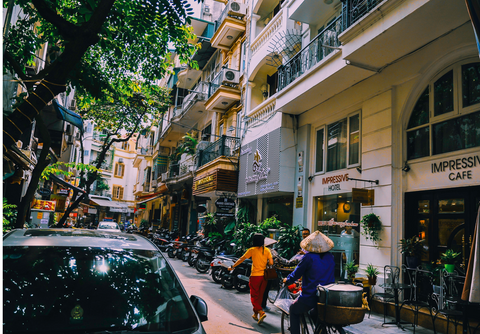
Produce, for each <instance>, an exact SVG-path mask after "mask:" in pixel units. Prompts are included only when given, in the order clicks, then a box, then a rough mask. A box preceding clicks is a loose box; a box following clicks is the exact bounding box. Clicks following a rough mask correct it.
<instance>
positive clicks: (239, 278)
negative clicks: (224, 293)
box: [222, 259, 252, 292]
mask: <svg viewBox="0 0 480 334" xmlns="http://www.w3.org/2000/svg"><path fill="white" fill-rule="evenodd" d="M234 263H235V262H233V261H224V262H223V263H222V267H224V268H225V270H226V273H224V274H223V276H222V286H223V287H224V288H226V289H232V288H235V289H237V291H239V292H246V291H248V290H249V286H248V283H249V280H250V274H251V270H252V260H250V259H247V260H245V261H243V262H242V263H240V264H239V265H238V266H236V267H235V268H233V270H232V271H230V272H229V271H228V268H229V267H231V266H232V265H233V264H234Z"/></svg>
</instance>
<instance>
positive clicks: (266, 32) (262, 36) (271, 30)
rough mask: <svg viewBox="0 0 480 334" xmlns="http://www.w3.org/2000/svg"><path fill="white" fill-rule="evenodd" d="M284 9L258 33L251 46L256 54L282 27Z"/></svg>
mask: <svg viewBox="0 0 480 334" xmlns="http://www.w3.org/2000/svg"><path fill="white" fill-rule="evenodd" d="M282 23H283V9H282V10H280V12H278V13H277V15H275V17H274V18H273V19H272V20H271V21H270V22H269V23H268V25H267V26H266V27H265V28H264V29H263V30H262V31H261V32H260V33H259V34H258V36H257V37H255V39H254V40H253V42H252V46H251V47H250V48H251V50H252V55H254V54H255V53H256V52H257V51H258V50H259V49H260V48H261V47H262V46H263V45H265V44H266V43H267V42H270V41H271V40H272V37H273V35H274V34H275V33H276V32H277V31H278V30H279V29H280V28H281V27H282Z"/></svg>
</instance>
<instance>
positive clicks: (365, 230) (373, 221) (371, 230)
mask: <svg viewBox="0 0 480 334" xmlns="http://www.w3.org/2000/svg"><path fill="white" fill-rule="evenodd" d="M360 224H361V225H362V234H363V235H364V236H366V238H367V240H368V239H370V240H372V241H373V243H374V244H375V245H376V246H378V242H379V241H380V240H382V239H381V238H380V231H381V230H382V222H381V221H380V217H379V216H377V215H376V214H374V213H368V214H366V215H364V216H363V217H362V220H361V221H360Z"/></svg>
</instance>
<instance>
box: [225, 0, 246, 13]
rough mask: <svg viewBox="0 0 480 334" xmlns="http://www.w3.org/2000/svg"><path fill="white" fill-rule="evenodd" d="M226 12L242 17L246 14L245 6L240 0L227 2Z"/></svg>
mask: <svg viewBox="0 0 480 334" xmlns="http://www.w3.org/2000/svg"><path fill="white" fill-rule="evenodd" d="M228 14H229V15H233V16H240V17H243V16H245V15H247V6H245V4H243V3H240V2H236V1H230V2H229V3H228Z"/></svg>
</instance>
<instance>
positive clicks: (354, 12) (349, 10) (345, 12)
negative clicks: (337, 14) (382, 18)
mask: <svg viewBox="0 0 480 334" xmlns="http://www.w3.org/2000/svg"><path fill="white" fill-rule="evenodd" d="M382 1H383V0H360V1H359V0H347V1H343V7H342V17H343V30H346V29H347V28H348V27H350V26H351V25H352V24H354V23H355V22H357V21H358V20H360V19H361V18H362V17H364V16H365V15H366V14H367V13H368V12H370V11H371V10H372V9H373V8H375V7H376V6H377V5H378V4H379V3H380V2H382Z"/></svg>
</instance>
